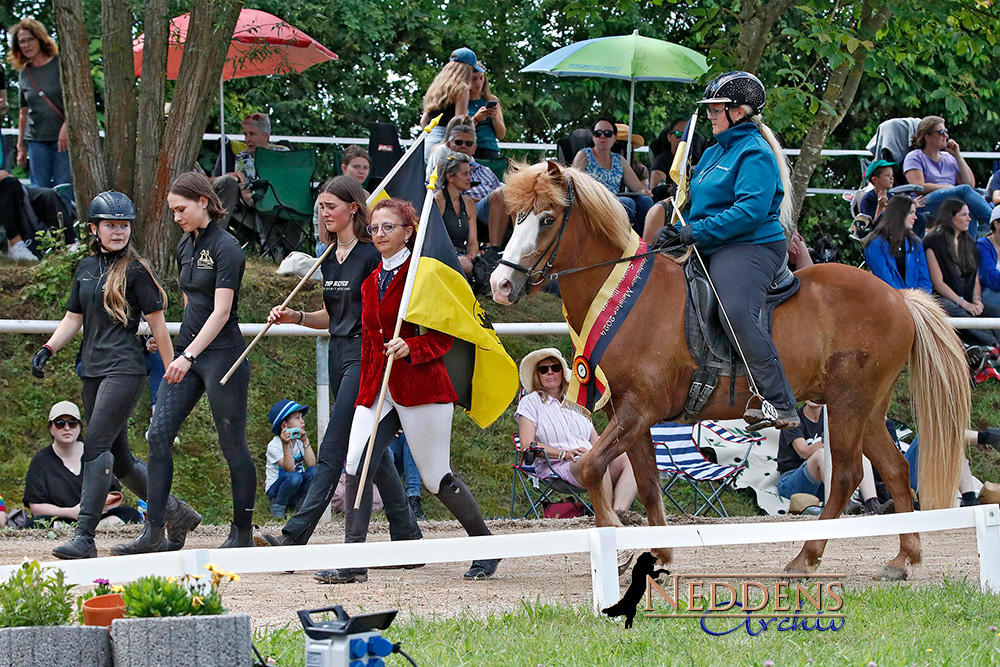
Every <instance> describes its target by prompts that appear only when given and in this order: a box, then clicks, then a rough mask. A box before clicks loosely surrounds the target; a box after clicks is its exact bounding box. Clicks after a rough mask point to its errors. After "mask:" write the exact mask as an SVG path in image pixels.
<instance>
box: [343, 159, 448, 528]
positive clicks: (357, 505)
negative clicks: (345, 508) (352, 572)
mask: <svg viewBox="0 0 1000 667" xmlns="http://www.w3.org/2000/svg"><path fill="white" fill-rule="evenodd" d="M436 185H437V171H436V170H435V171H434V172H432V173H431V178H430V182H429V183H428V184H427V194H426V195H424V207H423V209H421V211H420V222H419V223H418V224H417V237H416V238H415V239H414V240H413V252H412V253H411V254H410V268H409V269H408V270H407V272H406V284H405V285H404V286H403V296H402V298H401V299H400V301H399V313H398V314H397V316H396V329H395V330H394V331H393V332H392V337H393V338H398V337H399V330H400V327H402V326H403V316H404V315H406V309H407V308H408V307H409V305H410V295H412V294H413V283H414V281H415V280H416V277H417V266H418V265H419V264H420V252H421V251H422V250H423V248H424V238H425V237H426V236H427V220H428V219H429V218H430V215H431V206H436V204H435V203H434V189H435V186H436ZM395 359H396V357H395V355H393V356H391V357H389V360H388V361H386V363H385V374H384V375H383V376H382V389H381V391H379V394H378V403H377V404H376V406H375V422H374V423H373V424H372V432H371V435H369V436H368V451H366V452H365V463H364V465H363V466H362V467H361V478H360V479H359V480H358V495H357V497H356V498H355V499H354V509H356V510H357V509H361V497H362V496H363V495H364V488H365V480H366V479H367V478H368V468H369V467H370V466H371V461H372V450H373V449H374V448H375V434H376V433H378V424H379V421H381V418H382V405H383V404H384V403H385V394H386V392H387V391H388V390H389V373H390V372H392V362H393V361H394V360H395Z"/></svg>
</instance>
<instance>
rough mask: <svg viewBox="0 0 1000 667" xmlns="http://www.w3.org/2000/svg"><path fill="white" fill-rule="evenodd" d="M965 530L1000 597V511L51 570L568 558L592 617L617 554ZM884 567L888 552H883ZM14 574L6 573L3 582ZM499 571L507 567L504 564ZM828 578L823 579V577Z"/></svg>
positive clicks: (72, 576)
mask: <svg viewBox="0 0 1000 667" xmlns="http://www.w3.org/2000/svg"><path fill="white" fill-rule="evenodd" d="M963 528H975V529H976V541H977V545H978V550H979V585H980V589H981V590H982V591H983V592H992V593H1000V506H997V505H980V506H978V507H962V508H953V509H946V510H934V511H929V512H906V513H903V514H894V515H889V516H872V517H854V518H842V519H832V520H829V521H818V520H817V521H794V522H789V521H772V522H766V523H745V524H730V523H719V524H711V525H685V526H662V527H660V526H658V527H636V528H589V529H581V530H558V531H548V532H543V533H519V534H514V535H491V536H484V537H456V538H442V539H424V540H417V541H413V542H407V543H406V548H405V549H402V548H400V545H399V544H398V543H394V542H368V543H364V544H310V545H303V546H290V547H267V548H259V547H258V548H253V549H246V548H244V549H191V550H183V551H174V552H169V553H158V554H147V555H142V556H112V557H107V558H92V559H85V560H78V561H53V562H47V563H44V565H47V566H52V567H58V568H60V569H61V570H63V571H64V572H65V573H66V580H67V582H69V583H72V584H89V583H91V582H93V580H94V579H97V578H104V579H111V580H113V581H114V582H115V583H121V582H126V581H134V580H135V579H138V578H139V577H142V576H145V575H149V574H159V575H165V576H183V575H185V574H201V573H203V571H204V566H205V565H206V564H207V563H215V564H216V565H218V566H219V567H221V568H223V569H225V570H229V571H233V572H239V573H243V574H246V573H255V572H258V573H259V572H284V571H287V570H289V569H294V570H310V569H324V568H329V567H331V566H335V567H340V568H349V567H375V566H380V565H406V564H409V563H451V562H461V561H470V560H474V559H479V558H527V557H538V556H552V555H559V554H570V553H589V554H590V564H591V575H592V582H593V606H594V610H595V611H599V610H600V609H601V608H602V607H606V606H608V605H610V604H613V603H614V602H616V601H617V600H618V597H619V592H620V591H619V586H618V567H617V560H616V555H617V552H618V550H619V549H643V550H645V549H650V548H655V547H670V548H685V547H707V546H723V545H732V544H760V545H768V544H772V543H774V542H801V541H804V540H818V539H822V540H828V539H857V538H864V537H873V536H879V535H897V534H900V533H927V532H934V531H941V530H956V529H963ZM757 553H760V554H761V562H760V564H759V569H761V570H764V569H768V568H775V567H777V566H780V565H781V564H780V563H775V562H774V561H773V559H770V560H769V559H768V557H767V556H766V554H767V551H766V549H761V550H759V551H758V552H757ZM885 555H886V560H888V559H889V557H890V555H891V554H890V553H888V552H887V553H886V554H885ZM17 567H18V566H17V565H6V566H0V580H3V579H6V578H7V577H9V576H10V575H11V573H12V572H13V571H14V570H15V569H16V568H17ZM501 567H503V566H502V565H501ZM820 573H821V574H822V570H820Z"/></svg>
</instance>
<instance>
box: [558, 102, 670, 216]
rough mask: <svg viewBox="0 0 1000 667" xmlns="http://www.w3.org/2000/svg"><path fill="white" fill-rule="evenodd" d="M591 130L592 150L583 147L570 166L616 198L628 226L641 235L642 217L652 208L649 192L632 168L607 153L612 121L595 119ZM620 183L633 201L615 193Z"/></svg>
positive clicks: (614, 131) (612, 134) (613, 134)
mask: <svg viewBox="0 0 1000 667" xmlns="http://www.w3.org/2000/svg"><path fill="white" fill-rule="evenodd" d="M591 131H592V133H593V135H594V147H593V148H584V149H583V150H581V151H580V152H579V153H577V154H576V157H574V158H573V166H574V167H575V168H577V169H579V170H581V171H585V172H587V173H588V174H589V175H590V176H592V177H593V178H595V179H596V180H597V181H598V182H599V183H601V184H602V185H604V187H606V188H607V189H608V190H610V191H611V193H612V194H614V195H616V196H617V197H618V201H620V202H621V204H622V206H624V207H625V210H626V212H627V213H628V217H629V223H630V224H631V225H632V226H633V227H634V228H635V230H636V231H638V232H642V231H643V226H644V224H645V220H646V214H647V213H648V212H649V209H650V208H651V207H652V206H653V199H652V197H650V196H649V195H650V194H651V193H650V191H649V189H648V188H646V187H645V186H643V184H642V181H640V180H639V177H638V176H636V174H635V172H634V171H633V170H632V167H630V166H629V165H628V164H626V163H625V158H623V157H622V156H621V155H618V154H617V153H612V152H611V147H612V146H613V145H614V143H615V140H616V138H617V137H618V127H617V125H616V124H615V121H613V120H611V119H610V118H607V117H601V118H598V119H597V121H595V122H594V124H593V126H592V130H591ZM623 184H624V185H625V186H626V187H627V188H628V190H629V191H630V192H632V193H637V194H638V196H636V197H635V198H634V199H633V198H632V197H627V196H624V195H622V194H619V193H621V189H622V185H623Z"/></svg>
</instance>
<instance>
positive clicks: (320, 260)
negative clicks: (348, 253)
mask: <svg viewBox="0 0 1000 667" xmlns="http://www.w3.org/2000/svg"><path fill="white" fill-rule="evenodd" d="M440 120H441V116H438V117H436V118H434V119H433V120H431V122H430V123H428V124H427V127H425V128H424V129H423V131H421V133H420V136H419V137H417V140H416V141H414V142H413V143H412V144H411V145H410V147H409V148H408V149H407V151H406V152H405V153H404V154H403V157H402V158H400V159H399V162H397V163H396V164H395V165H394V166H393V168H392V169H391V170H390V171H389V173H388V174H386V176H385V178H383V179H382V182H381V183H379V186H378V187H377V188H375V192H373V193H371V194H370V195H368V200H367V202H366V203H367V205H368V206H371V205H372V202H374V201H375V198H376V197H378V196H379V195H380V194H382V192H383V191H384V190H385V186H386V185H387V184H388V183H389V181H391V180H392V177H393V176H395V175H396V172H398V171H399V170H400V169H401V168H402V167H403V164H404V163H405V162H406V160H407V159H409V157H410V155H411V154H413V152H414V151H415V150H417V148H419V147H420V146H423V144H424V140H425V139H426V138H427V135H428V134H430V131H431V130H433V129H434V127H435V126H436V125H437V124H438V121H440ZM336 247H337V245H336V244H335V243H331V244H330V245H329V246H327V248H326V250H324V251H323V254H322V255H320V256H319V257H317V258H316V261H315V262H313V265H312V268H311V269H309V271H308V273H306V275H305V276H303V278H302V280H300V281H299V284H298V285H296V286H295V289H293V290H292V293H291V294H289V295H288V298H287V299H285V300H284V301H282V302H281V308H286V307H287V306H288V304H289V303H291V301H292V299H294V298H295V295H296V294H298V293H299V290H301V289H302V286H303V285H305V284H306V281H307V280H309V278H310V276H312V274H314V273H315V272H316V270H317V269H319V267H320V266H322V265H323V262H324V261H326V258H327V256H328V255H329V254H330V251H331V250H335V249H336ZM270 328H271V323H270V322H268V323H267V324H265V325H264V328H263V329H261V330H260V333H259V334H257V335H256V336H255V337H254V339H253V340H252V341H250V344H249V345H247V349H245V350H243V354H241V355H240V358H239V359H237V360H236V363H234V364H233V365H232V368H230V369H229V372H227V373H226V374H225V376H224V377H223V378H222V379H221V380H219V384H222V385H224V384H226V383H227V382H229V378H231V377H232V376H233V373H235V372H236V369H237V368H239V365H240V364H242V363H243V360H244V359H246V358H247V356H248V355H249V354H250V350H252V349H253V348H254V347H256V345H257V342H258V341H259V340H260V339H261V338H263V337H264V334H266V333H267V330H268V329H270Z"/></svg>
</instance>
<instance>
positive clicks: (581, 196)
mask: <svg viewBox="0 0 1000 667" xmlns="http://www.w3.org/2000/svg"><path fill="white" fill-rule="evenodd" d="M567 177H569V178H572V179H573V188H574V190H576V202H575V204H574V206H577V207H579V210H580V212H582V214H583V217H584V220H585V221H586V222H587V226H588V227H589V228H590V231H591V232H592V233H593V234H594V235H596V236H597V237H599V238H601V239H603V240H604V241H606V242H607V243H609V244H610V245H612V246H613V247H614V248H615V249H617V250H625V248H626V247H627V246H628V242H629V238H630V236H631V227H629V224H628V217H627V216H626V214H625V207H623V206H622V205H621V202H619V201H618V198H617V197H615V196H614V195H612V194H611V192H610V191H609V190H608V189H607V188H606V187H604V186H603V185H601V184H600V183H598V182H597V181H596V180H594V179H593V178H591V177H590V176H588V175H587V174H586V173H585V172H583V171H580V170H579V169H574V168H572V167H569V168H565V167H560V168H559V173H558V174H551V173H550V172H549V167H548V163H547V162H540V163H538V164H532V165H529V164H526V163H522V162H517V163H513V164H511V168H510V169H509V170H508V171H507V175H506V177H505V178H504V182H505V187H504V199H505V200H506V202H507V210H508V211H509V212H510V214H511V215H512V216H514V217H515V218H516V217H517V214H518V213H527V212H529V211H541V210H544V209H546V208H548V207H550V206H558V207H559V208H565V207H566V206H568V205H569V194H568V192H569V191H568V187H567V186H568V182H567V180H566V178H567Z"/></svg>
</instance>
